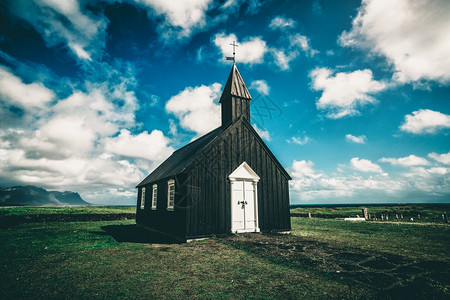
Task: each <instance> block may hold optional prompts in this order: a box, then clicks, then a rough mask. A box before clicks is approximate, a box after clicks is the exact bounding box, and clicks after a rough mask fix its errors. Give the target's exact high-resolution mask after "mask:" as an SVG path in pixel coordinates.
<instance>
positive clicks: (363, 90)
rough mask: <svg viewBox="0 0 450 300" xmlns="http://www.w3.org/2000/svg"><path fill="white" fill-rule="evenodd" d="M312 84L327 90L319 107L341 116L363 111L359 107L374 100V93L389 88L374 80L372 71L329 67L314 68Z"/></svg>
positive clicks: (319, 101) (330, 114) (331, 114)
mask: <svg viewBox="0 0 450 300" xmlns="http://www.w3.org/2000/svg"><path fill="white" fill-rule="evenodd" d="M310 77H311V80H312V88H313V89H314V90H316V91H323V92H322V96H321V97H320V98H319V100H317V101H316V106H317V108H318V109H323V110H327V111H328V114H327V116H328V117H329V118H333V119H338V118H342V117H345V116H352V115H356V114H358V113H359V111H358V109H359V107H362V106H364V105H367V104H369V103H374V102H375V101H376V100H375V99H374V98H373V97H372V96H371V94H375V93H378V92H380V91H382V90H384V89H385V88H386V84H385V83H383V82H380V81H376V80H373V78H372V71H371V70H368V69H365V70H358V71H354V72H351V73H343V72H341V73H337V74H335V75H334V76H333V72H332V71H331V70H329V69H327V68H316V69H314V70H312V71H311V72H310Z"/></svg>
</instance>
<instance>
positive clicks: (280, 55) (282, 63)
mask: <svg viewBox="0 0 450 300" xmlns="http://www.w3.org/2000/svg"><path fill="white" fill-rule="evenodd" d="M270 50H271V53H272V55H273V57H274V59H275V64H276V65H277V66H278V67H279V68H280V69H281V70H283V71H286V70H289V69H290V66H289V64H290V62H291V61H292V60H294V59H295V58H296V57H297V56H298V55H299V53H298V52H297V51H292V52H289V54H288V55H286V53H285V51H284V50H283V49H275V48H273V49H270Z"/></svg>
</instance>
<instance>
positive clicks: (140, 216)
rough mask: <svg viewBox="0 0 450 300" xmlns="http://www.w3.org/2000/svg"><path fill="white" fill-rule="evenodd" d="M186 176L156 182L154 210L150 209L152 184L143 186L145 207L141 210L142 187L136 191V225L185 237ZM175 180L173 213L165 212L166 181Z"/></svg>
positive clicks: (181, 237)
mask: <svg viewBox="0 0 450 300" xmlns="http://www.w3.org/2000/svg"><path fill="white" fill-rule="evenodd" d="M185 178H186V176H185V175H184V174H180V175H177V176H174V177H170V178H166V179H163V180H159V181H157V182H156V184H157V186H158V194H157V203H156V210H153V209H152V192H153V184H154V183H151V184H149V185H146V186H145V189H146V190H145V205H144V209H141V193H142V187H141V188H139V190H138V203H137V207H136V223H137V224H139V225H142V226H145V227H148V228H152V229H155V230H158V231H162V232H166V233H169V234H170V235H173V236H176V237H178V238H180V239H184V237H185V235H186V229H185V224H186V196H185V195H186V185H185V184H184V181H185ZM170 179H174V180H175V199H174V203H175V207H174V210H173V211H168V210H167V192H168V191H167V190H168V181H169V180H170Z"/></svg>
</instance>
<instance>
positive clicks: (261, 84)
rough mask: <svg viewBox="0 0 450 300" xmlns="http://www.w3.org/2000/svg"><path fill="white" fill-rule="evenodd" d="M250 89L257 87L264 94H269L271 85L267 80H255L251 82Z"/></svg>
mask: <svg viewBox="0 0 450 300" xmlns="http://www.w3.org/2000/svg"><path fill="white" fill-rule="evenodd" d="M249 88H250V89H255V90H257V91H258V93H260V94H262V95H265V96H267V95H269V91H270V87H269V85H268V84H267V81H265V80H253V81H252V83H251V84H250V87H249Z"/></svg>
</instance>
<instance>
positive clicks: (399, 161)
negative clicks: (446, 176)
mask: <svg viewBox="0 0 450 300" xmlns="http://www.w3.org/2000/svg"><path fill="white" fill-rule="evenodd" d="M380 162H387V163H390V164H392V165H394V166H402V167H412V166H428V165H430V162H429V161H428V160H426V159H425V158H423V157H418V156H415V155H414V154H411V155H409V156H406V157H401V158H385V157H383V158H381V159H380Z"/></svg>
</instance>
